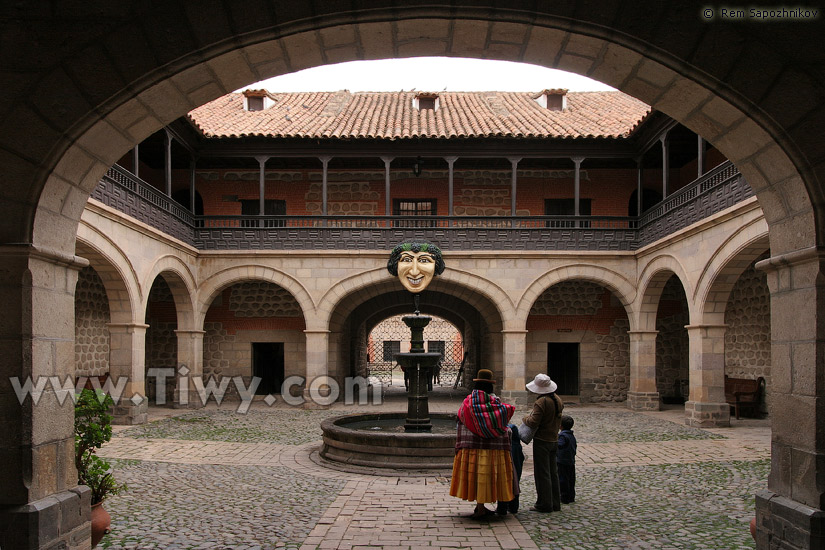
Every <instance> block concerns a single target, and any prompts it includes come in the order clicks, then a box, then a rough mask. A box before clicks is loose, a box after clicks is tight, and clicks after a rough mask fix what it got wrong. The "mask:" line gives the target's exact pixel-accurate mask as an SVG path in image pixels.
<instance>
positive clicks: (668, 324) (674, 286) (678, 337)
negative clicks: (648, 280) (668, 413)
mask: <svg viewBox="0 0 825 550" xmlns="http://www.w3.org/2000/svg"><path fill="white" fill-rule="evenodd" d="M689 323H690V314H689V312H688V306H687V298H686V297H685V291H684V289H683V288H682V283H681V282H680V281H679V279H678V278H677V277H675V276H674V277H671V278H670V279H668V281H667V283H665V287H664V289H663V290H662V295H661V297H660V298H659V309H658V310H657V312H656V330H657V331H659V334H658V335H657V336H656V390H657V391H658V392H659V397H660V398H661V399H663V400H664V401H666V402H672V403H680V402H683V401H686V400H687V398H688V393H689V384H688V365H689V361H690V359H689V352H690V350H689V346H690V343H689V340H688V332H687V329H685V326H686V325H688V324H689Z"/></svg>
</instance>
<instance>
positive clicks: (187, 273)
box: [141, 254, 199, 330]
mask: <svg viewBox="0 0 825 550" xmlns="http://www.w3.org/2000/svg"><path fill="white" fill-rule="evenodd" d="M158 277H163V278H164V280H165V281H166V284H168V285H169V289H170V290H171V291H172V298H173V299H174V300H175V309H176V310H177V314H178V327H180V328H181V329H185V330H198V329H199V326H198V325H197V324H196V323H195V315H196V311H195V304H196V302H195V296H196V290H195V289H197V288H198V284H197V281H196V280H195V276H194V274H193V273H192V268H191V266H189V265H187V264H186V262H184V261H183V260H182V259H181V258H179V257H177V256H173V255H171V254H167V255H163V256H161V257H159V258H157V259H156V260H155V262H154V263H153V264H152V265H151V267H150V269H149V270H148V272H147V273H146V276H145V277H144V278H143V284H142V285H141V288H142V289H143V299H142V301H141V312H142V313H143V314H144V315H145V314H146V308H147V305H148V302H149V292H150V291H151V290H152V285H153V284H154V283H155V280H156V279H157V278H158Z"/></svg>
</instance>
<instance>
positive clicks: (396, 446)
mask: <svg viewBox="0 0 825 550" xmlns="http://www.w3.org/2000/svg"><path fill="white" fill-rule="evenodd" d="M430 420H431V422H432V423H433V425H434V426H435V428H436V429H434V432H435V433H427V432H405V431H403V430H404V424H405V423H406V421H407V413H403V412H398V413H380V414H352V415H346V416H337V417H334V418H328V419H327V420H324V421H323V422H322V423H321V431H322V432H323V434H324V444H323V447H322V448H321V453H320V454H321V456H322V457H323V458H325V459H326V460H330V461H333V462H339V463H342V464H353V465H356V466H368V467H373V468H393V469H414V470H421V469H440V470H445V469H450V468H452V466H453V458H454V457H455V423H456V421H457V419H456V415H455V414H450V413H432V414H430ZM370 425H373V426H374V427H375V428H376V429H374V430H373V429H369V427H370ZM396 430H397V431H396ZM439 432H442V433H439Z"/></svg>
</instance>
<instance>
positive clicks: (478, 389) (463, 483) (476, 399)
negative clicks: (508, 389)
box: [450, 369, 518, 519]
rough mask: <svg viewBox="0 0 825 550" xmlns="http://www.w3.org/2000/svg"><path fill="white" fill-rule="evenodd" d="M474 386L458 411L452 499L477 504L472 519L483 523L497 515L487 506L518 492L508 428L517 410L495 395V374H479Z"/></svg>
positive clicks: (507, 498) (509, 497) (451, 487)
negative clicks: (484, 518)
mask: <svg viewBox="0 0 825 550" xmlns="http://www.w3.org/2000/svg"><path fill="white" fill-rule="evenodd" d="M473 382H474V389H473V391H472V393H470V395H468V396H467V397H466V398H465V399H464V402H463V403H462V404H461V407H459V409H458V425H457V428H456V444H455V449H456V454H455V459H454V460H453V477H452V480H451V482H450V495H452V496H454V497H458V498H460V499H463V500H469V501H475V502H476V507H475V510H474V511H473V514H472V516H470V517H472V518H475V519H479V518H483V517H486V516H488V515H491V514H493V513H494V512H493V511H492V510H490V509H488V508H487V507H486V506H484V504H485V503H487V502H491V503H492V502H497V501H510V500H513V498H514V496H515V494H516V493H517V491H518V485H517V481H516V480H515V479H514V472H513V461H512V458H511V456H510V428H509V427H508V426H507V424H508V423H509V421H510V418H511V417H512V416H513V413H514V412H515V411H516V409H515V407H513V406H512V405H508V404H507V403H502V401H501V399H499V398H498V397H496V396H495V395H494V394H493V388H494V386H493V384H494V381H493V372H492V371H490V370H488V369H481V370H479V371H478V374H476V377H475V378H473Z"/></svg>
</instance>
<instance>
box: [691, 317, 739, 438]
mask: <svg viewBox="0 0 825 550" xmlns="http://www.w3.org/2000/svg"><path fill="white" fill-rule="evenodd" d="M685 328H686V329H687V331H688V340H689V345H690V377H689V378H690V397H689V398H688V401H687V403H685V422H686V423H687V424H688V425H689V426H696V427H700V428H704V427H720V426H730V405H728V404H727V402H726V401H725V330H726V329H727V326H725V325H713V324H699V325H688V326H687V327H685Z"/></svg>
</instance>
